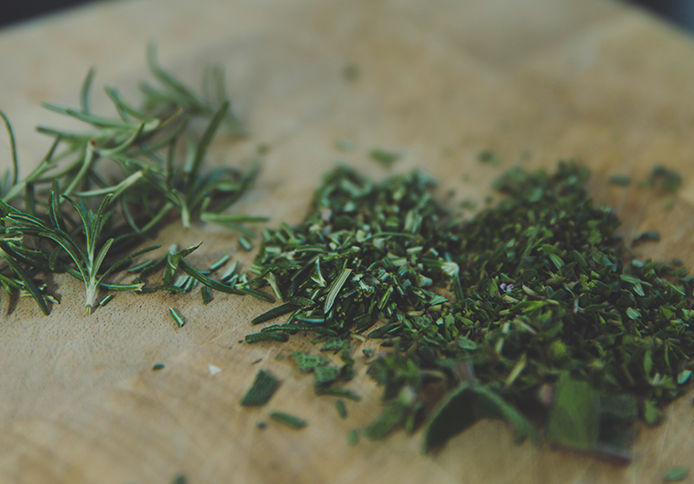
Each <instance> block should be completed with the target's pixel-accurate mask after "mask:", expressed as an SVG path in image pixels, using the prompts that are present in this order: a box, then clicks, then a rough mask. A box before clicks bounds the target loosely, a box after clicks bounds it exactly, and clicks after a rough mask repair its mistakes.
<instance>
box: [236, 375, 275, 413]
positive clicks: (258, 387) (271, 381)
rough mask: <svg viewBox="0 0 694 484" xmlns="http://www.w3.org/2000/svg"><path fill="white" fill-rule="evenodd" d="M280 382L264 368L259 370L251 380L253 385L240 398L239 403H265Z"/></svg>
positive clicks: (245, 404)
mask: <svg viewBox="0 0 694 484" xmlns="http://www.w3.org/2000/svg"><path fill="white" fill-rule="evenodd" d="M279 384H280V382H279V380H278V379H277V378H275V377H274V376H272V375H271V374H270V373H268V372H266V371H265V370H259V371H258V373H257V374H256V376H255V380H253V385H251V388H249V389H248V391H247V392H246V394H245V395H244V396H243V398H242V399H241V405H244V406H261V405H265V404H266V403H267V402H268V401H269V400H270V398H271V397H272V395H273V394H274V393H275V390H277V387H278V386H279Z"/></svg>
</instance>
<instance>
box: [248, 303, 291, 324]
mask: <svg viewBox="0 0 694 484" xmlns="http://www.w3.org/2000/svg"><path fill="white" fill-rule="evenodd" d="M295 309H296V306H295V305H294V304H292V303H285V304H281V305H279V306H277V307H274V308H272V309H270V310H269V311H266V312H264V313H263V314H261V315H260V316H256V317H255V318H253V320H252V321H251V324H260V323H264V322H266V321H270V320H272V319H275V318H277V317H279V316H282V315H284V314H287V313H291V312H292V311H294V310H295Z"/></svg>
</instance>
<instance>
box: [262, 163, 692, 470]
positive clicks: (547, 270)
mask: <svg viewBox="0 0 694 484" xmlns="http://www.w3.org/2000/svg"><path fill="white" fill-rule="evenodd" d="M661 176H665V175H661V174H658V177H661ZM587 178H588V172H587V170H585V169H583V168H581V167H580V166H578V165H576V164H573V163H560V164H559V165H558V167H557V170H556V171H555V172H554V173H547V172H545V171H537V172H532V173H529V172H526V171H524V170H522V169H520V168H513V169H511V170H508V171H507V172H506V173H505V174H504V175H503V176H502V177H500V178H499V180H497V181H496V183H495V184H494V186H495V188H496V189H497V190H498V191H499V192H500V195H501V197H500V198H499V200H498V201H496V202H494V201H490V202H489V203H488V204H487V205H486V206H485V207H484V208H482V209H480V210H479V211H478V212H476V213H475V214H473V215H472V216H471V217H469V218H464V219H462V220H461V219H460V218H457V217H456V216H455V214H453V213H451V212H450V211H449V210H448V209H446V208H444V207H443V206H442V205H441V204H439V203H438V202H437V201H436V198H435V197H434V192H433V187H434V185H435V182H434V180H433V179H431V178H430V177H428V176H426V175H425V174H423V173H421V172H414V173H412V174H409V175H399V176H393V177H390V178H387V179H386V180H384V181H381V182H375V181H372V180H369V179H367V178H365V177H363V176H361V175H360V174H358V173H356V172H355V171H353V170H351V169H349V168H346V167H339V168H337V169H336V170H335V171H333V172H331V173H329V174H328V175H326V177H325V179H324V182H323V184H322V185H321V186H320V187H319V188H318V189H317V190H316V193H315V194H314V197H313V202H312V204H311V207H310V209H309V212H308V214H307V215H306V217H305V219H304V221H303V222H301V223H300V224H298V225H296V226H289V225H287V224H284V225H282V226H281V227H280V228H278V229H266V230H264V232H263V240H262V244H261V247H260V251H259V253H258V255H257V257H256V259H255V262H254V264H253V266H252V268H251V271H252V272H253V273H254V274H255V275H256V278H255V279H254V280H253V281H254V282H253V284H254V286H255V287H258V288H261V287H263V286H268V287H270V288H271V289H272V291H273V292H274V293H275V294H276V296H278V298H281V299H282V301H283V303H282V305H280V306H277V307H276V309H275V310H273V311H272V312H270V313H266V314H265V315H261V316H259V317H258V318H256V320H254V322H255V323H257V324H261V323H266V322H269V320H270V318H272V317H277V316H280V315H281V314H287V318H286V321H285V322H284V323H281V324H269V325H267V326H265V327H263V328H262V329H261V332H260V333H256V334H260V335H262V334H264V333H269V334H283V335H284V336H285V337H286V338H288V337H289V336H290V335H292V334H295V333H296V332H298V331H302V332H303V331H308V332H312V333H314V334H315V336H316V340H315V343H316V344H320V345H322V346H329V347H330V348H335V349H336V351H341V354H344V355H346V357H349V358H350V359H351V356H349V345H346V346H345V349H343V350H340V349H338V348H339V344H338V342H339V340H342V341H343V342H346V343H348V342H349V340H350V339H352V338H353V337H356V336H358V337H359V338H364V337H366V338H371V339H377V340H380V343H381V347H380V349H379V351H378V353H376V354H374V353H371V352H370V351H368V352H367V351H365V352H364V355H365V356H366V357H367V358H369V359H368V360H367V362H366V363H367V365H368V366H369V368H368V374H369V375H371V377H372V378H374V379H375V380H376V382H378V383H379V384H381V385H382V386H383V389H384V395H383V400H384V407H383V410H382V412H381V414H380V415H378V416H377V417H375V418H374V420H373V421H372V422H371V424H369V425H367V426H366V427H365V428H364V429H363V433H364V435H365V436H366V437H367V438H370V439H377V438H383V437H385V436H386V435H388V434H389V433H390V432H392V431H395V430H396V429H398V428H404V429H405V430H406V431H407V432H412V431H414V429H415V428H417V427H418V426H420V425H422V424H423V425H424V426H425V427H426V428H425V431H424V435H425V443H424V448H425V449H426V450H431V449H434V448H436V447H437V446H440V445H442V444H444V443H445V442H446V440H447V439H448V438H450V437H452V436H453V435H454V434H455V433H457V432H459V431H462V430H463V429H465V428H467V427H468V426H469V425H471V424H472V423H474V422H475V421H476V420H478V419H480V418H490V417H491V418H500V419H503V420H505V421H507V422H508V423H509V424H510V425H511V426H512V427H513V428H515V430H516V433H517V434H518V435H519V436H520V437H522V438H529V439H530V440H532V441H534V442H539V438H538V434H537V431H536V429H535V427H534V424H533V423H531V422H533V421H534V420H535V419H536V418H541V419H544V421H545V428H547V429H548V432H547V438H548V439H549V440H551V441H553V442H557V443H561V444H562V445H564V446H568V447H573V448H578V449H582V450H589V451H597V452H608V453H610V454H611V455H619V456H620V457H622V458H628V448H629V444H630V441H631V434H632V432H631V428H632V425H633V423H634V422H635V421H636V420H637V419H642V420H644V421H646V422H647V423H656V422H657V421H658V419H659V418H660V415H661V412H660V408H661V407H662V406H663V405H665V404H666V403H668V402H669V401H671V400H672V399H674V398H676V397H677V396H679V395H681V394H682V393H683V392H684V391H685V389H686V385H687V383H686V382H687V381H689V380H690V379H691V378H690V375H691V371H692V370H693V369H694V368H692V364H691V361H694V360H693V359H692V357H693V356H694V334H693V333H692V331H691V330H690V326H691V324H692V321H694V312H693V311H692V300H691V295H692V291H693V290H694V278H692V277H689V276H687V275H686V273H685V271H684V269H683V268H681V267H674V266H671V265H669V264H666V263H661V262H654V261H650V260H647V261H642V260H639V259H636V258H635V257H634V256H633V254H631V253H630V252H629V249H628V247H627V246H626V244H625V243H624V241H623V240H622V239H620V237H619V236H618V235H617V234H616V233H615V229H616V228H617V226H618V225H619V220H618V219H617V217H616V216H615V214H614V213H613V212H612V210H610V209H609V208H607V207H603V206H598V205H596V204H594V203H593V201H592V200H591V198H590V196H589V194H588V191H587V189H586V184H585V183H586V181H587ZM292 357H293V358H294V360H295V362H296V364H297V366H298V367H299V368H300V369H301V370H302V371H305V372H313V373H314V378H315V384H316V389H317V390H316V391H317V393H319V390H320V392H321V393H322V392H326V393H328V394H335V391H336V390H338V391H339V390H342V389H340V388H334V387H333V386H331V385H333V384H334V382H335V381H340V380H341V379H345V378H349V376H348V375H349V374H350V373H351V366H350V365H348V364H345V367H344V370H343V369H339V368H337V367H335V366H333V365H331V364H330V363H329V361H328V360H327V359H325V358H323V357H320V356H315V355H310V354H306V353H294V354H292ZM352 361H353V360H352ZM336 369H337V370H339V371H337V372H336ZM343 371H344V372H345V375H343ZM431 388H436V389H438V390H437V395H438V394H441V393H442V394H443V397H441V398H440V399H439V401H438V405H432V403H436V402H432V400H431V399H432V398H434V396H433V395H432V394H431V393H430V389H431ZM342 396H343V397H344V396H345V395H342ZM538 396H539V397H538ZM538 398H540V401H541V402H542V403H540V401H538ZM432 409H433V410H432ZM526 412H529V413H528V414H526ZM529 414H532V415H533V417H534V418H533V420H530V419H529V418H528V415H529Z"/></svg>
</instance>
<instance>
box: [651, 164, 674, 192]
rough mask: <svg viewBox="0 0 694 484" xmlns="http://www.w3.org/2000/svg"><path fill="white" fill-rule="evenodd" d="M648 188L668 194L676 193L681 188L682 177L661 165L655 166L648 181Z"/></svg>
mask: <svg viewBox="0 0 694 484" xmlns="http://www.w3.org/2000/svg"><path fill="white" fill-rule="evenodd" d="M648 183H649V185H650V186H655V187H658V188H660V189H661V190H663V191H665V192H669V193H675V192H677V191H678V190H679V189H680V187H681V186H682V177H681V176H680V174H679V173H677V172H676V171H674V170H671V169H670V168H667V167H665V166H663V165H656V166H654V167H653V170H652V171H651V176H650V178H649V179H648Z"/></svg>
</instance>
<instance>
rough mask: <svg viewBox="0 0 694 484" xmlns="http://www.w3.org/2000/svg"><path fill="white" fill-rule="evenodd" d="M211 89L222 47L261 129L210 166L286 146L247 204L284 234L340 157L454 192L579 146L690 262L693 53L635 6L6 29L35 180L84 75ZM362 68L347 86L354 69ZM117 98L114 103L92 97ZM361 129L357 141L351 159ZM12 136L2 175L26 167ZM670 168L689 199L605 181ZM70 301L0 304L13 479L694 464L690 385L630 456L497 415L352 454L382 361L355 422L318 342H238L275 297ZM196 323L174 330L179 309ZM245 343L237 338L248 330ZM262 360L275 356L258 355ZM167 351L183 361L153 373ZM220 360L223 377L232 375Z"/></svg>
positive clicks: (442, 476)
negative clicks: (253, 392) (315, 347)
mask: <svg viewBox="0 0 694 484" xmlns="http://www.w3.org/2000/svg"><path fill="white" fill-rule="evenodd" d="M148 41H154V42H156V43H157V44H158V45H159V50H160V57H161V60H162V62H163V63H164V64H165V65H166V66H167V67H169V68H171V69H172V70H174V71H176V72H178V73H181V75H182V77H184V78H185V79H187V80H189V81H191V82H193V81H195V82H197V80H198V74H199V73H200V72H201V71H202V68H203V67H204V66H205V65H206V64H208V63H220V64H222V65H224V66H225V68H226V71H227V74H228V78H229V88H230V91H231V94H232V98H233V101H234V102H235V105H236V107H237V108H238V110H239V112H240V113H241V116H242V117H243V119H244V121H245V122H246V123H247V126H248V128H249V130H250V132H251V136H250V137H249V139H247V140H245V141H243V142H240V143H239V142H236V143H231V142H229V140H224V139H220V140H219V142H218V143H217V144H216V147H215V150H214V152H213V153H212V162H214V163H236V164H239V165H241V166H243V165H244V164H247V163H248V162H249V161H248V160H249V158H250V157H251V156H252V155H253V153H254V152H255V150H256V147H257V145H258V144H260V143H267V144H269V146H270V151H269V153H268V155H267V156H266V159H265V162H264V165H263V171H262V174H261V176H260V178H259V180H258V183H257V186H256V187H255V188H254V189H253V190H252V191H251V192H250V193H249V194H248V195H247V196H246V197H245V198H244V199H243V200H242V201H241V203H240V204H239V206H238V210H239V211H250V212H253V213H262V214H269V215H270V216H271V217H272V222H271V223H272V224H277V223H279V221H282V220H286V221H289V222H296V221H298V220H300V219H301V217H302V216H303V213H304V211H305V209H306V206H307V203H308V201H309V200H310V196H311V193H312V190H313V189H314V188H315V187H316V186H317V184H318V183H319V181H320V178H321V175H322V173H324V172H325V171H327V170H328V169H330V168H331V167H332V166H334V164H335V163H336V162H337V161H338V160H341V161H344V162H346V163H349V164H351V165H354V166H356V167H358V168H359V169H363V170H364V171H366V172H367V173H369V174H371V175H374V176H383V175H384V172H383V171H382V170H381V169H380V168H379V167H378V166H375V165H374V164H373V163H371V162H369V161H368V160H367V156H366V153H367V151H368V150H369V149H370V148H371V147H374V146H379V147H383V148H386V149H394V150H398V151H400V152H402V153H403V159H402V161H401V162H399V163H398V164H397V165H396V168H395V170H396V171H407V170H409V169H411V168H413V167H416V166H420V167H423V168H425V169H426V170H427V171H429V172H430V173H432V174H434V175H435V176H437V177H438V178H439V179H440V180H441V187H440V193H441V194H442V195H443V194H445V193H446V191H447V190H449V189H454V190H455V192H456V195H455V197H456V199H457V200H460V199H463V198H473V199H482V198H483V197H484V196H485V195H486V194H487V193H488V186H489V183H490V181H491V180H492V179H493V178H494V177H495V176H496V175H498V173H499V169H500V168H495V167H490V166H486V165H480V164H479V163H478V162H477V161H476V155H477V153H478V152H479V151H480V150H482V149H492V150H494V151H495V152H496V153H498V154H499V155H500V156H501V158H502V159H503V160H505V161H504V166H510V165H512V164H515V163H521V164H524V165H527V166H547V167H550V166H552V164H553V163H555V161H556V160H558V159H560V158H579V159H581V160H583V161H584V162H585V163H586V164H588V165H589V166H591V167H592V168H593V170H594V178H593V181H592V182H591V190H592V192H593V194H594V196H595V198H596V199H597V200H600V201H604V202H606V203H609V204H611V205H612V206H614V207H615V209H616V211H617V212H618V214H619V215H620V216H621V217H622V218H623V221H624V222H623V225H622V227H621V229H620V230H621V232H622V233H623V234H624V236H626V237H630V236H632V235H633V234H634V233H636V232H638V231H641V230H645V229H648V230H658V231H660V232H661V234H662V241H661V242H659V243H650V244H644V245H643V246H641V247H640V248H639V249H638V250H639V251H640V254H641V255H642V256H644V257H648V256H650V257H654V258H667V259H669V258H671V257H674V256H677V257H679V258H681V259H683V260H684V261H685V263H686V264H687V266H688V267H692V265H693V264H694V253H693V252H692V250H691V247H692V243H693V242H694V216H693V215H694V207H693V206H692V203H694V183H693V182H692V181H693V180H694V165H693V164H692V152H694V149H693V148H694V137H692V134H691V133H692V128H694V96H691V95H690V92H689V90H690V88H691V86H692V85H693V84H694V62H692V59H693V58H694V44H692V41H691V40H690V39H689V38H688V37H686V36H685V35H684V34H682V33H679V32H676V31H674V30H673V29H672V28H670V27H667V26H665V25H664V24H661V23H659V22H658V21H656V20H654V19H653V18H651V17H650V16H648V15H646V14H644V13H642V12H639V11H636V10H632V9H630V8H627V7H625V6H624V5H622V4H618V3H613V2H609V1H606V0H605V1H598V0H573V1H572V0H527V1H524V2H516V1H513V0H486V1H484V2H475V1H462V0H436V1H427V2H425V1H420V0H400V1H386V0H336V1H332V2H326V1H325V0H296V1H291V2H289V1H271V0H234V1H226V0H216V1H215V0H197V1H194V2H190V1H187V0H160V1H135V0H133V1H122V2H105V3H102V4H97V5H96V6H92V7H88V8H84V9H80V10H75V11H71V12H69V13H67V14H64V15H62V16H56V17H51V18H47V19H43V20H40V21H38V22H35V23H29V24H24V25H20V26H18V27H14V28H11V29H6V30H4V31H2V32H0V60H1V61H2V62H1V64H0V65H1V66H2V71H0V107H1V108H2V109H4V110H5V111H6V112H7V114H8V115H9V116H10V118H11V119H12V120H13V121H14V124H15V127H16V130H17V136H18V141H19V149H20V154H21V159H22V167H23V169H24V173H26V172H27V171H28V168H29V167H31V166H32V165H34V164H35V163H36V162H37V161H38V159H39V157H40V156H41V155H42V154H43V151H44V149H45V148H46V147H47V140H45V139H42V138H41V136H40V135H38V134H36V133H34V132H33V127H34V126H35V125H36V124H38V123H39V122H41V123H43V124H47V123H50V122H58V120H56V118H54V117H52V116H50V115H49V114H47V113H46V112H44V111H42V110H41V109H40V108H39V107H38V102H39V101H41V100H47V101H51V102H56V103H72V104H74V103H76V101H77V91H78V87H79V84H80V82H81V79H82V77H83V76H84V74H85V73H86V71H87V69H88V68H89V67H90V66H95V67H97V69H98V77H97V83H100V84H110V85H116V86H119V87H121V88H122V89H124V90H125V91H128V92H130V91H132V92H134V91H135V87H136V83H137V81H138V80H139V79H142V78H144V77H145V76H146V72H145V71H146V69H145V63H144V52H145V45H146V43H147V42H148ZM350 64H353V65H356V66H358V69H359V73H360V75H359V77H358V79H356V80H354V81H347V80H346V79H345V78H344V76H343V74H342V71H343V68H344V67H345V66H346V65H350ZM96 103H97V105H101V106H105V105H106V100H105V96H101V97H100V98H98V99H97V100H96ZM340 138H349V139H351V140H354V142H355V143H356V146H357V150H355V151H354V152H352V153H348V154H346V153H341V152H339V151H337V150H336V149H335V142H336V141H337V140H338V139H340ZM6 146H7V143H6V139H5V138H4V137H3V138H2V141H0V150H2V152H3V153H4V154H3V155H1V156H0V160H1V162H2V167H3V168H4V167H5V166H7V165H9V154H7V153H8V152H7V151H6ZM654 163H664V164H666V165H668V166H670V167H672V168H674V169H676V170H678V171H680V172H681V173H682V174H683V176H684V186H683V189H682V190H681V192H680V193H679V194H678V195H677V196H676V198H675V199H674V207H673V208H672V209H671V210H669V211H668V210H666V209H665V205H666V203H667V201H668V199H667V197H663V196H659V195H657V194H655V193H652V192H649V191H647V190H643V189H640V188H638V186H637V184H635V183H632V186H630V187H628V188H619V187H613V186H610V185H608V184H607V183H606V181H605V180H606V176H607V175H609V174H616V173H621V174H629V175H631V176H632V177H633V178H634V179H639V178H642V177H645V176H646V175H647V174H648V172H649V170H650V168H651V167H652V165H653V164H654ZM160 235H161V240H162V241H163V242H164V243H165V244H170V243H174V242H176V243H178V244H180V245H184V244H188V243H193V242H198V241H200V240H202V241H204V243H203V247H202V249H201V250H199V254H196V255H195V258H194V261H197V262H199V263H206V262H209V261H212V260H214V259H216V258H217V257H219V256H220V255H221V254H224V253H231V254H232V255H233V256H234V257H237V258H240V259H241V260H242V261H243V262H244V263H245V264H247V263H248V261H250V260H251V256H252V254H246V253H244V252H243V251H241V250H239V249H238V244H237V241H236V239H235V236H234V235H233V234H230V233H229V232H227V231H225V230H222V229H218V228H214V227H210V226H200V227H195V228H194V229H193V230H189V231H184V230H182V229H180V228H179V226H177V225H172V226H170V227H169V228H167V229H166V230H164V231H163V232H162V233H161V234H160ZM54 282H55V284H56V286H57V290H58V293H59V294H60V296H61V298H62V303H61V304H60V305H57V306H55V307H54V308H53V311H52V313H51V315H50V316H48V317H45V316H43V315H42V314H40V312H39V311H38V310H37V309H36V308H35V307H34V304H33V302H32V301H29V300H20V301H19V302H18V303H17V304H16V305H8V304H9V301H8V298H7V297H4V296H3V299H2V306H1V307H0V310H1V311H2V313H1V314H2V317H1V320H0V369H2V371H0V482H1V483H53V482H56V483H70V484H74V483H117V484H123V483H170V482H171V479H172V478H173V476H174V475H176V474H178V473H185V474H186V475H187V476H188V479H189V482H190V483H191V484H198V483H226V482H240V483H247V482H248V483H255V482H267V483H279V482H338V483H349V482H359V481H361V482H443V483H447V482H451V483H452V482H456V483H459V482H464V483H467V482H470V483H481V482H500V483H505V482H508V483H511V482H513V483H543V482H547V483H583V482H586V483H593V482H610V483H613V482H629V483H642V482H643V483H646V482H661V481H662V476H663V474H664V472H665V471H666V470H667V469H669V468H670V467H671V466H673V465H689V464H690V463H691V461H692V454H693V452H694V441H693V440H692V439H691V434H692V431H693V430H694V410H693V409H692V403H691V396H687V397H684V398H682V399H680V400H678V401H677V402H675V403H674V404H673V405H671V406H670V407H669V408H668V409H667V410H666V417H667V418H666V419H665V421H664V423H663V424H662V425H660V426H659V427H657V428H653V429H646V428H642V429H640V432H639V437H638V440H637V442H636V444H635V446H634V449H633V451H634V461H633V463H631V464H630V465H628V466H615V465H614V464H611V463H609V462H605V461H602V460H599V459H596V458H594V457H592V456H586V455H581V454H576V453H571V452H567V451H564V450H561V449H555V448H551V447H549V446H545V447H543V448H541V449H538V448H535V447H533V446H532V445H531V444H529V443H525V444H522V445H516V444H514V443H513V438H512V432H511V431H509V429H508V428H507V427H506V426H505V425H503V424H502V423H498V422H486V421H485V422H480V423H479V424H477V425H475V426H474V427H473V428H472V429H470V430H469V431H467V432H465V433H463V434H462V435H460V436H458V437H456V438H454V439H453V440H452V441H451V442H450V443H449V444H448V445H447V446H446V447H445V448H444V449H442V450H441V451H440V452H439V453H437V454H435V455H427V456H423V455H421V453H420V450H419V449H420V440H419V436H418V435H416V436H415V437H414V438H408V437H406V436H404V435H403V433H402V432H399V433H396V434H394V435H393V436H391V437H389V438H388V439H387V440H385V441H379V442H361V443H360V444H359V445H357V446H354V447H350V446H349V445H348V444H347V441H346V434H347V432H348V430H349V429H351V428H354V427H359V426H363V425H365V424H366V423H367V422H369V420H370V419H371V418H372V417H373V416H374V415H375V414H376V413H377V412H378V410H379V407H380V400H379V397H380V389H379V388H377V387H376V386H375V385H374V383H373V382H372V381H371V380H370V379H369V378H368V377H366V376H365V375H364V370H365V367H364V362H363V359H362V358H361V357H360V356H358V357H357V371H358V377H357V378H356V379H355V381H354V382H353V383H352V384H351V387H352V388H353V389H355V390H356V391H357V392H358V393H359V394H360V395H361V396H362V401H361V402H359V403H352V402H349V403H348V404H347V405H348V410H349V417H348V418H347V419H344V420H343V419H340V418H338V416H337V413H336V411H335V407H334V400H333V399H332V398H330V397H320V398H316V397H315V396H314V394H313V389H312V382H311V379H310V377H307V376H303V375H301V374H300V373H299V371H298V370H297V369H296V368H295V367H294V365H293V364H292V363H291V362H290V361H288V360H287V359H285V360H284V361H277V360H276V359H275V357H276V355H278V354H282V355H284V356H288V355H289V353H290V351H292V350H298V349H310V348H311V346H310V344H309V343H308V339H307V338H305V337H302V336H297V337H294V338H292V339H291V340H290V342H288V343H285V344H264V343H261V344H255V345H247V344H238V343H237V341H238V340H239V339H240V338H242V337H243V336H244V335H245V334H248V333H249V332H252V328H251V326H250V325H249V321H250V319H251V318H252V317H253V316H254V315H257V314H258V313H260V312H262V311H263V310H265V309H267V308H269V307H270V305H269V304H266V303H261V302H258V301H256V300H253V299H251V298H248V297H237V296H228V295H221V294H218V295H217V296H216V298H215V300H214V301H213V302H212V303H211V304H210V305H208V306H203V305H202V304H201V303H200V299H199V295H197V294H196V293H193V294H190V295H187V296H176V297H174V296H168V295H165V294H158V295H154V296H152V295H147V296H138V295H134V294H130V295H129V294H118V295H117V297H116V298H115V299H114V300H113V301H112V302H111V303H110V304H109V306H107V307H105V308H103V309H99V310H98V311H96V313H95V314H93V315H91V316H85V315H84V308H83V307H82V304H81V300H82V294H81V288H80V287H79V285H78V284H77V283H75V282H74V281H73V280H71V279H68V278H65V277H56V278H55V281H54ZM172 305H173V306H175V307H177V308H178V309H179V310H180V311H181V313H182V314H184V315H185V317H186V319H187V320H188V324H187V325H186V326H185V327H183V328H175V327H174V326H175V325H174V324H173V323H172V321H171V319H170V317H169V315H168V314H167V313H166V308H167V307H169V306H172ZM230 345H231V348H229V346H230ZM257 360H260V361H259V362H257ZM154 363H164V364H165V365H166V366H165V368H164V369H163V370H161V371H157V372H153V371H152V370H151V368H152V365H153V364H154ZM208 365H215V366H217V367H219V368H220V369H221V370H222V371H221V372H220V373H219V374H217V375H214V376H212V375H210V372H209V370H208ZM260 368H263V369H266V370H268V371H270V372H271V373H273V374H274V375H276V376H277V377H279V378H281V379H282V384H281V386H280V388H279V390H278V392H277V393H276V394H275V396H274V397H273V399H272V400H271V402H270V404H269V405H268V406H267V407H264V408H261V409H249V408H241V407H240V405H239V400H240V398H241V396H242V394H243V393H244V391H245V390H246V389H247V387H248V386H249V385H250V383H251V382H252V380H253V377H254V375H255V373H256V372H257V370H258V369H260ZM272 410H283V411H288V412H291V413H294V414H296V415H298V416H301V417H304V418H306V419H307V420H308V421H309V426H308V427H307V428H306V429H304V430H301V431H294V430H290V429H287V428H283V427H281V426H278V425H272V424H271V425H269V426H268V428H267V429H265V430H259V429H257V428H256V423H257V422H258V421H260V420H265V419H267V415H268V413H269V412H270V411H272Z"/></svg>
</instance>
